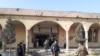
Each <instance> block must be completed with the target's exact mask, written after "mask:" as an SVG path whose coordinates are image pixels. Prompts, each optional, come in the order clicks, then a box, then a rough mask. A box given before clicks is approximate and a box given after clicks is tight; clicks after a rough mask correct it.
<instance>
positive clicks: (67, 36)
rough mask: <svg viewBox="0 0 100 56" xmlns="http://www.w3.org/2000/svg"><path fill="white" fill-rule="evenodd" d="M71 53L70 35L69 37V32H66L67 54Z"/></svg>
mask: <svg viewBox="0 0 100 56" xmlns="http://www.w3.org/2000/svg"><path fill="white" fill-rule="evenodd" d="M68 51H69V35H68V31H66V54H67V53H68Z"/></svg>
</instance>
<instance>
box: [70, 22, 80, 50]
mask: <svg viewBox="0 0 100 56" xmlns="http://www.w3.org/2000/svg"><path fill="white" fill-rule="evenodd" d="M79 24H81V23H78V22H76V23H73V24H72V25H71V27H70V29H69V48H71V49H73V48H77V47H78V45H77V43H76V42H75V29H76V27H77V26H78V25H79Z"/></svg>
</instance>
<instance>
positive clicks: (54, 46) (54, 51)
mask: <svg viewBox="0 0 100 56" xmlns="http://www.w3.org/2000/svg"><path fill="white" fill-rule="evenodd" d="M51 52H52V55H53V56H59V52H60V48H59V45H58V43H57V41H54V43H53V44H52V45H51Z"/></svg>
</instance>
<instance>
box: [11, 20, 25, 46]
mask: <svg viewBox="0 0 100 56" xmlns="http://www.w3.org/2000/svg"><path fill="white" fill-rule="evenodd" d="M13 25H14V27H15V31H16V36H15V38H16V42H15V43H13V44H12V46H13V47H16V45H17V44H18V43H19V42H21V41H25V37H26V27H25V25H24V24H23V23H22V22H21V21H19V20H13Z"/></svg>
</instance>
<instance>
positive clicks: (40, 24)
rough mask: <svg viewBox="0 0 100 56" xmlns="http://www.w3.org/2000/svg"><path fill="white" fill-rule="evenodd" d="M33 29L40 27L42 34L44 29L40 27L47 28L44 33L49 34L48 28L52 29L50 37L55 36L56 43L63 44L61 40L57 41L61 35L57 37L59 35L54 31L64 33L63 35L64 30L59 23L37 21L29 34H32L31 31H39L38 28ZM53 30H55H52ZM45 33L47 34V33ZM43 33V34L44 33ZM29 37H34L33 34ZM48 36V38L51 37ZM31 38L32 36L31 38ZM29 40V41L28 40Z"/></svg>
mask: <svg viewBox="0 0 100 56" xmlns="http://www.w3.org/2000/svg"><path fill="white" fill-rule="evenodd" d="M35 27H40V28H41V30H40V31H41V32H44V31H43V30H44V29H42V27H44V28H45V27H47V29H46V28H45V31H48V32H50V28H49V27H51V28H52V27H53V28H52V30H51V31H52V33H51V36H53V37H54V36H56V37H58V39H57V40H58V41H59V43H61V42H63V40H59V39H60V37H61V35H59V34H60V33H58V32H56V31H59V30H58V29H60V30H61V31H64V32H63V33H64V34H65V30H64V28H63V26H62V25H61V24H60V23H58V22H56V21H47V20H44V21H38V22H37V23H35V24H34V25H33V26H32V27H31V29H30V32H31V33H32V31H34V30H32V29H37V31H38V30H39V29H38V28H35ZM54 29H55V30H54ZM48 32H47V33H48ZM44 33H45V32H44ZM31 35H34V34H31ZM49 36H50V35H49ZM51 36H50V37H51ZM31 37H32V36H31ZM30 40H31V39H30Z"/></svg>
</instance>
